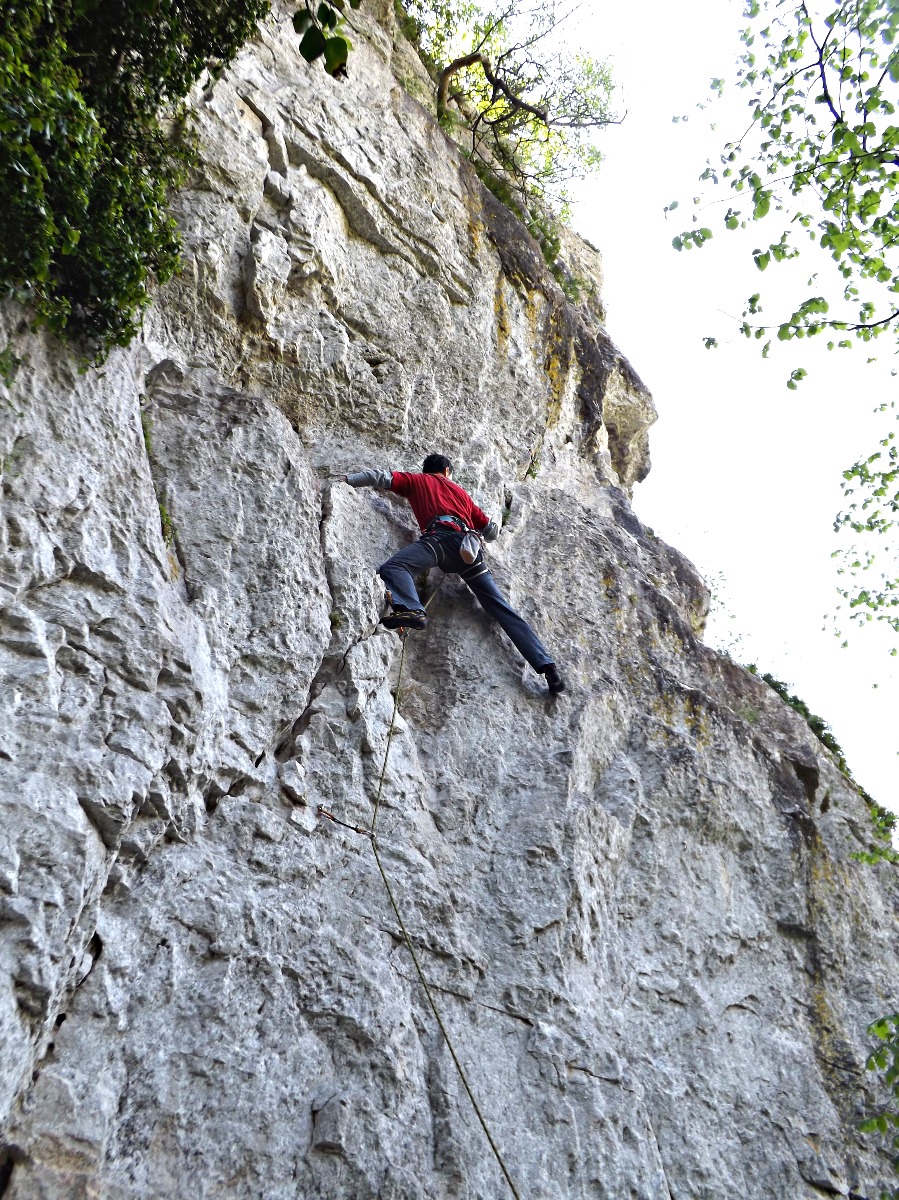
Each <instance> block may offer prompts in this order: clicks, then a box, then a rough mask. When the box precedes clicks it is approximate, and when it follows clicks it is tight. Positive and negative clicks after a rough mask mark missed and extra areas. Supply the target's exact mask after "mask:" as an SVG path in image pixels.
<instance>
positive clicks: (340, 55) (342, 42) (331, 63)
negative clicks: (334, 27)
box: [325, 37, 350, 75]
mask: <svg viewBox="0 0 899 1200" xmlns="http://www.w3.org/2000/svg"><path fill="white" fill-rule="evenodd" d="M349 53H350V43H349V42H348V41H347V40H346V38H342V37H332V38H328V40H327V41H326V42H325V70H326V71H327V72H328V74H329V75H336V74H337V73H338V72H339V71H341V70H342V69H343V68H344V67H345V66H346V60H347V58H348V57H349Z"/></svg>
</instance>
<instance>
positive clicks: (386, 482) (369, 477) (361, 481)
mask: <svg viewBox="0 0 899 1200" xmlns="http://www.w3.org/2000/svg"><path fill="white" fill-rule="evenodd" d="M346 481H347V483H348V484H350V486H351V487H374V488H380V489H381V490H382V491H385V492H389V491H390V485H391V483H392V482H393V472H392V471H354V472H353V474H352V475H347V477H346Z"/></svg>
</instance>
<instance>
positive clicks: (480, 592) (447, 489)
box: [345, 454, 565, 693]
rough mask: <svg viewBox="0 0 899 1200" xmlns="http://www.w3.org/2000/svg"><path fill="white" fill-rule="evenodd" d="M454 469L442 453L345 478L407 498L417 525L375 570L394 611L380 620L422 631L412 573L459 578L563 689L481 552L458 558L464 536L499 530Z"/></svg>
mask: <svg viewBox="0 0 899 1200" xmlns="http://www.w3.org/2000/svg"><path fill="white" fill-rule="evenodd" d="M452 470H453V464H452V463H451V462H450V460H449V459H448V458H447V457H446V456H445V455H443V454H429V455H428V457H427V458H426V459H425V461H424V466H423V467H422V470H421V472H420V473H419V472H415V471H412V472H410V471H356V472H354V473H353V474H351V475H346V476H345V479H346V482H347V483H349V484H350V485H351V486H352V487H375V488H381V489H382V490H383V491H391V492H396V494H397V495H398V496H405V497H406V499H407V500H408V501H409V504H410V505H411V506H412V511H413V513H414V514H415V516H416V519H417V520H418V524H419V527H420V529H421V537H420V538H419V540H418V541H417V542H413V543H412V545H410V546H406V547H405V548H404V549H403V550H400V551H399V552H398V553H397V554H394V556H393V557H392V558H389V559H388V560H387V562H385V563H383V564H382V565H381V566H380V567H379V568H378V574H379V575H380V576H381V578H382V579H383V580H384V582H385V583H386V585H387V588H388V591H389V593H390V599H391V605H392V610H393V611H392V612H391V613H390V614H389V615H388V616H386V617H383V618H382V624H383V625H385V626H386V627H387V628H388V629H400V628H405V629H424V628H425V627H426V626H427V623H428V618H427V615H426V614H425V611H424V609H423V608H422V605H421V600H420V599H419V595H418V592H417V591H416V588H415V581H414V580H413V578H412V572H413V571H422V570H424V569H426V568H428V567H434V566H436V567H440V569H441V570H442V571H445V572H451V573H453V574H456V575H459V576H461V578H462V579H464V580H465V582H466V583H467V584H468V586H469V588H470V589H471V590H472V592H474V594H475V596H476V597H477V600H478V603H479V604H480V605H481V607H482V608H483V609H484V611H485V612H486V613H487V614H488V616H491V617H493V619H494V620H495V621H497V622H498V623H499V625H500V626H501V628H502V629H504V630H505V632H506V633H507V634H508V636H509V637H510V638H511V640H512V642H513V643H514V644H515V646H516V647H517V649H518V650H519V652H520V653H521V654H522V655H523V656H524V657H525V658H526V659H527V661H528V662H529V663H530V664H531V666H532V667H533V668H534V670H535V671H536V672H537V673H538V674H539V675H543V676H545V677H546V682H547V685H548V687H549V690H550V691H551V692H553V693H556V692H561V691H563V690H564V688H565V683H564V680H563V679H562V676H561V674H560V673H559V669H558V667H557V666H556V664H555V662H554V661H553V659H552V657H551V656H550V655H549V654H548V653H547V650H546V647H545V646H544V645H543V643H542V642H541V641H540V639H539V638H538V637H537V635H536V634H535V633H534V631H533V629H531V627H530V625H528V623H527V621H525V620H524V618H523V617H520V616H519V615H518V613H517V612H516V611H515V609H514V608H512V606H511V605H510V604H509V602H508V600H506V599H505V597H504V596H503V594H502V592H501V591H500V590H499V588H498V587H497V586H496V583H495V581H494V579H493V576H492V575H491V574H490V572H489V571H488V569H487V566H486V564H485V562H484V555H483V551H482V550H481V548H480V546H478V548H477V557H476V558H475V559H474V561H473V562H466V561H465V560H464V559H463V558H462V557H461V555H460V550H461V549H462V547H463V541H464V539H465V535H466V534H467V533H468V532H469V531H471V530H474V531H476V532H477V533H479V534H480V536H482V537H483V539H484V540H485V541H488V542H492V541H493V540H494V539H495V538H496V537H497V535H498V534H499V526H498V525H497V523H496V522H495V521H491V520H490V519H489V517H488V516H487V514H486V513H485V512H483V511H482V510H481V509H480V508H478V506H477V505H476V504H475V502H474V501H473V500H472V498H471V496H469V494H468V493H467V492H466V491H465V489H464V488H461V487H460V486H459V485H458V484H457V483H453V481H452V479H451V478H450V476H451V474H452Z"/></svg>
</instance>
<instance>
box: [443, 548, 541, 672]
mask: <svg viewBox="0 0 899 1200" xmlns="http://www.w3.org/2000/svg"><path fill="white" fill-rule="evenodd" d="M459 574H460V575H461V576H462V578H463V579H464V580H465V582H466V583H467V584H468V586H469V587H470V588H471V590H472V591H473V592H474V594H475V596H476V597H477V600H478V603H479V604H480V606H481V608H483V610H484V611H485V612H486V613H487V614H488V615H489V616H491V617H493V619H494V621H497V622H498V623H499V625H500V626H501V628H502V629H503V630H504V631H505V632H506V633H507V634H508V635H509V637H510V638H511V640H512V642H513V643H514V645H515V646H516V648H517V649H518V651H519V653H520V654H521V655H522V656H523V657H524V658H526V659H527V661H528V662H529V663H530V664H531V666H532V667H533V668H534V670H535V671H537V672H539V673H540V674H541V675H542V674H544V672H545V670H546V668H547V667H548V666H550V665H552V663H553V657H552V655H551V654H550V653H549V652H548V651H547V649H546V647H545V646H544V645H543V643H542V642H541V641H540V639H539V638H538V637H537V635H536V633H534V631H533V629H531V627H530V625H529V624H528V623H527V621H526V620H525V619H524V617H520V616H519V615H518V613H517V612H516V611H515V609H514V608H513V607H512V605H511V604H510V603H509V601H508V600H507V599H506V598H505V596H503V594H502V592H501V591H500V590H499V588H498V587H497V586H496V582H495V581H494V578H493V576H492V575H491V574H490V572H489V571H488V570H487V568H486V567H485V566H484V562H483V559H479V560H478V561H477V562H476V563H473V564H472V565H471V566H470V567H467V568H465V569H464V570H462V571H460V572H459Z"/></svg>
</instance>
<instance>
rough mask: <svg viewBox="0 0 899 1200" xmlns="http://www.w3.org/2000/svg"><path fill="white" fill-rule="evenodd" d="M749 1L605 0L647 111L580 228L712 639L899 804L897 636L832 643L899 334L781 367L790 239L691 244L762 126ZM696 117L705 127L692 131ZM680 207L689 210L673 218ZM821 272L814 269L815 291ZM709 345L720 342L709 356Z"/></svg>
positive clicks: (662, 530) (654, 505)
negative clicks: (849, 474)
mask: <svg viewBox="0 0 899 1200" xmlns="http://www.w3.org/2000/svg"><path fill="white" fill-rule="evenodd" d="M741 7H742V6H741V5H737V4H734V3H732V0H693V2H692V3H691V4H689V5H687V6H684V5H673V4H671V3H670V0H667V3H662V0H644V3H643V4H641V5H640V8H639V20H638V21H636V20H635V17H636V16H637V15H638V14H637V12H636V11H635V10H634V9H632V8H630V7H628V6H623V5H607V4H604V3H601V2H600V0H592V3H591V0H587V4H585V7H584V9H583V10H582V16H583V18H584V19H583V20H582V22H581V26H580V29H581V30H582V32H583V34H584V37H583V43H584V45H585V46H588V47H589V48H590V50H591V51H592V52H593V53H595V54H597V55H599V56H608V57H610V58H611V60H612V62H613V66H614V71H615V76H616V80H617V81H618V84H619V87H620V94H619V98H618V99H619V108H620V109H627V117H626V120H625V121H624V122H623V124H622V125H621V126H620V127H616V128H610V129H607V130H605V131H604V132H603V134H602V136H601V138H600V139H599V145H600V146H601V148H602V150H603V153H604V154H605V156H606V161H605V163H604V165H603V168H602V170H601V172H600V174H599V176H598V177H596V178H595V180H591V181H589V182H587V183H586V184H583V185H580V186H579V187H578V189H577V192H576V199H577V203H576V205H575V210H574V220H573V224H574V227H575V228H576V229H577V230H578V231H579V232H580V233H582V234H584V235H585V236H586V237H587V238H589V240H590V241H591V242H593V243H594V244H595V245H596V246H597V247H598V248H599V250H600V251H601V252H602V254H603V259H604V265H605V285H604V298H605V303H606V306H607V309H608V316H609V331H610V333H611V334H612V336H613V338H614V339H615V341H616V342H617V343H618V345H619V347H620V348H621V350H622V352H623V353H624V354H625V355H626V356H627V357H628V358H629V359H630V361H631V362H632V364H633V365H634V367H635V368H636V370H637V372H638V374H639V375H640V376H641V377H642V378H643V380H644V381H645V383H646V384H647V385H648V387H649V388H650V390H651V391H652V393H653V396H654V397H655V401H656V405H657V407H658V409H659V421H658V424H657V425H656V426H655V427H654V429H653V430H652V432H651V434H650V446H651V449H652V460H653V469H652V472H651V474H650V476H649V479H648V480H647V481H646V482H645V483H643V484H640V485H638V487H637V489H636V493H635V497H634V507H635V509H636V511H637V513H638V515H639V516H640V518H641V519H642V520H643V521H644V522H645V523H646V524H648V525H650V526H652V527H653V529H655V531H656V532H657V533H658V534H659V535H660V536H661V537H663V538H664V539H665V540H666V541H668V542H670V543H671V544H672V545H674V546H676V547H677V548H678V549H680V550H681V551H683V552H684V553H686V554H687V555H688V556H689V557H690V558H691V559H692V560H693V562H695V563H696V565H697V566H698V567H699V569H700V570H701V571H702V572H703V574H704V575H705V576H706V578H707V579H708V580H709V581H710V583H711V584H712V586H713V587H714V589H715V590H716V592H717V593H718V594H719V595H720V596H721V598H722V599H723V601H724V613H723V614H722V617H721V618H719V619H717V620H716V621H715V622H713V624H712V625H711V626H710V632H709V636H708V639H707V640H708V641H709V642H711V643H712V644H716V645H724V646H729V647H730V648H731V652H732V653H733V655H734V657H735V658H737V659H738V660H739V661H741V662H750V661H754V662H756V663H757V664H758V666H759V669H760V670H763V671H770V672H771V673H772V674H774V675H776V676H777V677H778V678H780V679H783V680H784V682H786V683H787V684H789V685H790V686H791V688H792V689H793V690H794V691H795V692H796V693H797V694H798V695H799V696H801V697H802V699H803V700H805V702H806V703H807V704H808V705H809V707H810V708H811V709H812V711H813V712H816V713H818V714H819V715H820V716H822V717H824V719H825V720H827V721H828V722H829V723H830V725H831V727H832V729H833V731H834V735H835V736H836V738H837V740H838V741H839V742H840V743H841V745H842V746H843V749H844V751H845V753H846V757H847V760H848V762H849V765H850V767H851V769H852V771H853V773H854V775H855V777H856V779H857V780H858V781H859V782H860V783H861V784H862V786H863V787H865V788H867V789H868V791H869V792H870V793H871V794H872V795H873V796H874V798H875V799H876V800H878V801H879V802H880V803H881V804H883V805H886V806H888V807H891V808H896V809H897V810H899V787H897V784H896V776H897V772H899V757H897V755H899V658H891V657H890V656H889V653H888V652H889V649H890V648H891V647H892V646H893V645H895V644H896V637H895V635H893V634H891V633H889V631H886V630H883V629H880V628H875V627H874V626H873V625H869V626H868V627H867V628H865V629H863V630H859V631H858V632H850V634H849V642H850V644H849V648H848V649H845V650H844V649H841V648H840V642H839V640H838V639H837V638H836V637H835V636H834V633H833V631H832V627H831V626H828V628H827V629H822V626H823V625H824V624H825V622H824V619H823V618H824V615H825V614H826V613H832V612H833V610H834V608H835V606H836V604H837V603H839V597H838V596H837V592H836V587H837V575H836V564H835V562H834V561H833V560H832V559H831V557H830V554H831V551H833V550H834V549H836V547H837V545H838V544H839V542H838V539H837V537H836V535H835V534H834V533H833V531H832V522H833V517H834V515H835V514H836V513H837V512H838V511H839V510H840V509H841V508H843V507H844V504H843V499H842V492H841V490H840V481H841V472H842V471H843V470H844V469H845V468H847V467H849V466H851V465H852V463H854V462H855V461H856V459H857V458H859V457H861V456H862V455H867V454H869V453H872V452H873V451H874V450H875V449H876V448H877V446H876V443H877V441H878V440H879V438H880V437H883V436H884V435H885V434H886V433H887V432H888V430H889V428H890V427H891V426H890V420H892V421H893V423H894V421H895V418H890V419H888V417H887V414H879V415H877V416H875V415H874V414H873V410H874V408H875V407H876V406H877V404H878V403H882V402H884V401H887V402H888V401H890V400H892V399H894V398H895V397H896V394H897V390H899V389H897V380H894V379H892V378H891V376H890V370H891V368H893V367H894V366H896V365H897V360H896V359H895V358H893V357H892V352H893V346H892V345H890V344H888V342H887V340H886V339H884V340H883V342H882V343H881V344H880V345H879V346H877V348H876V353H877V354H878V355H879V358H880V361H879V362H878V363H875V364H872V365H865V359H866V357H867V353H866V350H865V349H864V348H863V347H861V346H856V347H855V348H854V349H852V350H851V351H834V352H833V353H828V352H827V350H826V348H825V345H824V342H825V341H826V337H825V338H822V339H821V344H820V345H816V344H815V342H814V341H813V342H811V343H809V342H801V343H797V342H793V343H788V344H787V345H786V346H781V345H775V349H774V351H773V352H772V355H771V358H770V359H768V360H767V361H765V360H762V358H761V355H760V353H759V348H758V344H757V343H755V342H753V343H750V342H748V341H746V340H745V339H744V338H742V337H740V336H738V334H737V325H738V323H739V322H738V320H733V319H732V318H733V317H737V318H739V315H740V313H741V311H742V309H743V303H744V301H745V299H746V297H747V296H748V295H750V293H752V292H755V291H761V292H762V300H763V303H764V302H765V300H766V299H767V300H768V303H767V305H766V310H765V312H766V316H769V317H770V318H771V319H772V320H776V317H777V316H779V315H781V314H784V315H786V314H787V312H788V311H790V310H789V309H788V307H787V302H786V300H784V302H783V304H782V305H781V304H778V303H777V302H776V301H777V296H778V292H779V290H780V288H781V287H783V288H784V291H783V295H784V296H785V295H786V290H787V289H788V288H789V282H788V277H787V276H786V275H785V274H784V271H785V268H784V266H775V265H772V266H770V267H769V268H768V270H767V271H766V272H765V273H764V274H762V273H759V272H758V271H757V269H756V268H755V266H754V264H753V262H752V258H751V255H750V253H749V251H750V250H751V249H752V248H754V247H755V246H757V245H767V243H768V241H771V240H775V238H776V237H777V235H778V234H779V233H780V228H781V227H780V226H778V227H777V228H776V229H775V227H774V225H773V223H771V224H770V231H769V229H766V228H764V227H759V226H756V227H755V228H754V229H752V228H750V229H749V230H748V231H746V233H745V234H742V233H727V232H726V231H725V230H724V228H723V224H722V220H721V215H720V214H721V213H723V211H724V210H725V209H726V207H727V203H725V204H723V205H719V206H717V207H716V208H713V209H711V210H710V211H708V212H707V213H706V214H705V215H704V216H703V219H702V224H704V225H708V226H710V227H711V228H712V229H713V230H714V234H715V236H714V240H713V241H712V242H711V243H709V244H708V245H707V246H705V247H704V248H703V249H702V250H695V249H694V250H691V251H690V252H682V253H680V254H678V253H677V252H676V251H674V250H673V249H672V248H671V239H672V238H673V237H674V236H675V234H677V233H680V232H681V231H682V230H683V229H685V228H689V227H691V223H690V220H689V218H690V206H689V201H690V199H691V197H692V196H693V195H695V194H696V193H697V192H698V191H699V186H698V184H697V179H698V176H699V174H700V172H701V171H702V169H703V168H704V166H705V163H706V160H707V159H708V158H712V159H713V160H714V161H717V156H718V152H719V151H720V148H721V147H722V145H723V144H724V142H726V141H729V140H732V139H734V138H736V137H738V136H739V135H741V134H742V133H743V131H744V129H745V127H746V125H747V124H748V110H747V109H746V107H745V105H746V100H745V98H744V97H743V96H742V95H741V94H739V93H738V92H737V91H736V89H735V88H734V87H733V86H732V81H733V79H734V75H735V70H734V64H735V61H736V58H737V55H738V53H739V49H740V45H739V40H738V34H739V30H740V29H741V28H742V25H743V22H742V20H741V16H740V12H741ZM713 76H720V77H723V78H724V79H725V80H727V81H728V84H729V85H730V86H729V87H728V90H727V95H726V97H725V103H724V104H723V105H722V106H721V108H720V109H719V110H716V112H715V119H716V120H717V121H718V129H717V132H711V131H710V129H709V120H710V110H706V111H705V112H700V111H698V110H697V107H696V105H697V102H698V101H701V100H703V99H704V98H705V97H706V95H707V92H708V83H709V80H710V79H711V78H712V77H713ZM728 96H729V98H728ZM683 114H688V115H689V121H687V122H686V123H684V122H680V123H678V124H673V123H672V116H674V115H683ZM729 191H730V189H729V188H728V189H727V192H728V193H729ZM720 193H721V195H722V197H724V196H725V195H726V193H725V189H724V187H721V189H720ZM674 199H678V200H680V202H681V207H680V208H679V209H678V210H677V212H675V213H671V214H670V215H669V216H668V219H667V220H666V219H665V216H664V211H663V210H664V208H665V205H666V204H668V203H670V201H672V200H674ZM769 223H770V222H769ZM769 233H770V235H769ZM766 235H769V236H766ZM741 239H742V242H741ZM818 265H819V264H818V263H813V262H812V260H811V259H809V260H808V262H805V261H804V260H800V263H799V265H798V272H799V274H800V275H801V276H802V281H803V282H804V280H805V278H806V277H807V276H808V275H809V274H811V273H812V270H814V269H815V268H816V267H817V266H818ZM781 280H783V284H782V285H781V283H780V281H781ZM726 314H730V316H728V315H726ZM706 335H714V336H717V337H718V339H719V342H720V343H721V345H720V348H719V349H717V350H706V349H705V348H704V346H703V344H702V338H703V336H706ZM798 366H804V367H806V369H807V370H808V371H809V377H808V378H807V379H806V380H805V381H804V382H803V383H802V384H801V385H800V388H799V390H798V391H797V392H791V391H788V390H787V388H786V386H785V384H786V380H787V378H788V376H789V374H790V371H791V370H792V369H793V368H794V367H798ZM731 614H732V616H731ZM737 639H739V640H737ZM735 641H736V645H734V642H735Z"/></svg>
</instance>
